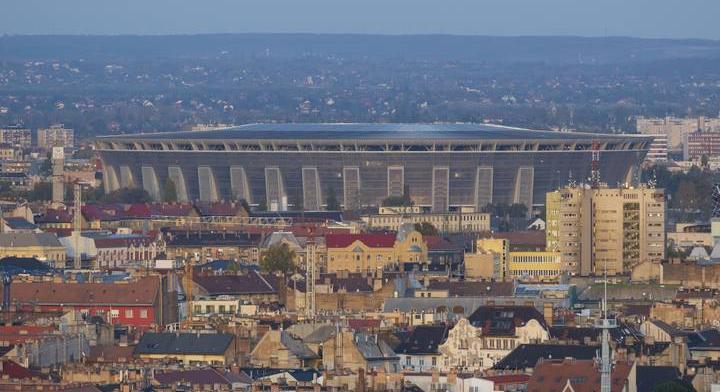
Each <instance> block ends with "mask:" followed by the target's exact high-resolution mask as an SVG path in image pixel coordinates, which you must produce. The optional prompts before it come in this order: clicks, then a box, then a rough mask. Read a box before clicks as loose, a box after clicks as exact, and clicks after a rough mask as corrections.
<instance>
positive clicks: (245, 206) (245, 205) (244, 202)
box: [238, 199, 250, 213]
mask: <svg viewBox="0 0 720 392" xmlns="http://www.w3.org/2000/svg"><path fill="white" fill-rule="evenodd" d="M238 203H239V204H240V206H241V207H242V208H243V209H244V210H245V212H248V213H249V212H250V204H248V202H247V200H245V199H240V200H238Z"/></svg>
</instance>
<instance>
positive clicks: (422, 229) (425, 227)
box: [415, 222, 439, 236]
mask: <svg viewBox="0 0 720 392" xmlns="http://www.w3.org/2000/svg"><path fill="white" fill-rule="evenodd" d="M415 231H417V232H419V233H420V234H422V235H423V236H426V235H433V236H434V235H438V234H439V232H438V229H437V228H436V227H435V226H433V224H432V223H430V222H421V223H416V224H415Z"/></svg>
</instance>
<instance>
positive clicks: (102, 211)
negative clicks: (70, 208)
mask: <svg viewBox="0 0 720 392" xmlns="http://www.w3.org/2000/svg"><path fill="white" fill-rule="evenodd" d="M82 213H83V215H84V216H85V219H87V220H99V221H115V220H118V219H121V218H124V217H125V208H124V207H123V206H122V205H119V204H86V205H84V206H82Z"/></svg>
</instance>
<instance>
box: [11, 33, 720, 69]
mask: <svg viewBox="0 0 720 392" xmlns="http://www.w3.org/2000/svg"><path fill="white" fill-rule="evenodd" d="M265 55H270V56H273V57H276V56H277V57H297V56H328V55H333V56H342V57H347V58H356V57H363V58H366V57H370V58H403V59H413V60H415V59H427V60H432V61H436V60H443V59H447V60H448V61H481V62H487V63H519V62H542V63H546V64H568V63H572V64H577V63H596V64H597V63H624V62H644V61H654V60H663V59H677V58H694V57H698V58H715V57H720V42H719V41H710V40H671V39H639V38H626V37H611V38H584V37H492V36H452V35H347V34H322V35H318V34H210V35H171V36H42V35H36V36H13V35H6V36H0V57H1V58H3V59H6V60H14V59H23V60H24V59H33V58H38V59H40V58H42V59H47V58H54V59H71V58H72V59H77V58H107V59H112V58H127V57H134V58H136V59H151V58H166V59H167V58H189V57H191V58H215V57H217V56H225V57H236V58H242V57H248V56H249V57H254V56H265Z"/></svg>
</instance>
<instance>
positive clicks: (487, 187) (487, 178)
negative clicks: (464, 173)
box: [475, 166, 493, 211]
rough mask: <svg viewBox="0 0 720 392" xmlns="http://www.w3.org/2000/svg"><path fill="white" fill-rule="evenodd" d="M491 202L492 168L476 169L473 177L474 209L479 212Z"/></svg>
mask: <svg viewBox="0 0 720 392" xmlns="http://www.w3.org/2000/svg"><path fill="white" fill-rule="evenodd" d="M492 202H493V168H492V166H483V167H478V168H477V173H476V175H475V207H476V208H477V209H478V211H480V210H481V209H483V208H485V207H486V206H487V205H488V204H492Z"/></svg>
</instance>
